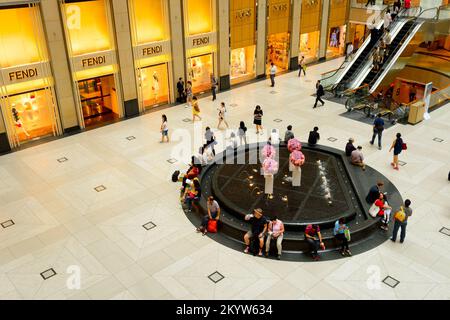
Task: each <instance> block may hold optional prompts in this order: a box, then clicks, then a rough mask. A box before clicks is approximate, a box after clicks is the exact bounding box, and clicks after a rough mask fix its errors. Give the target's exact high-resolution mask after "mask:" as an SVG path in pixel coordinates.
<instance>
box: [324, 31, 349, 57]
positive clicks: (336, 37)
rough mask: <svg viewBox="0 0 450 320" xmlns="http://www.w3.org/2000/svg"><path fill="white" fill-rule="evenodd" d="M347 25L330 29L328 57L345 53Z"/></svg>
mask: <svg viewBox="0 0 450 320" xmlns="http://www.w3.org/2000/svg"><path fill="white" fill-rule="evenodd" d="M346 30H347V26H345V25H344V26H339V27H333V28H331V29H330V31H329V33H328V34H329V38H328V45H327V58H334V57H339V56H342V55H344V54H345V37H346V33H345V32H346Z"/></svg>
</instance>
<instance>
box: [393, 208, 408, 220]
mask: <svg viewBox="0 0 450 320" xmlns="http://www.w3.org/2000/svg"><path fill="white" fill-rule="evenodd" d="M394 219H395V220H397V221H399V222H405V220H406V213H405V210H404V209H403V207H400V210H399V211H397V212H396V213H395V215H394Z"/></svg>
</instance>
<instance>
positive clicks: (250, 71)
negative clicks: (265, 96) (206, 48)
mask: <svg viewBox="0 0 450 320" xmlns="http://www.w3.org/2000/svg"><path fill="white" fill-rule="evenodd" d="M255 53H256V46H249V47H245V48H239V49H234V50H231V63H230V70H231V77H230V78H231V84H237V83H240V82H243V81H248V80H250V79H253V78H255V76H256V65H255V60H256V56H255Z"/></svg>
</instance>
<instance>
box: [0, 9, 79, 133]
mask: <svg viewBox="0 0 450 320" xmlns="http://www.w3.org/2000/svg"><path fill="white" fill-rule="evenodd" d="M2 2H7V1H2ZM41 14H42V20H43V25H44V29H45V32H46V34H47V39H48V43H47V46H48V52H49V55H50V62H51V65H52V69H53V78H54V81H55V91H56V95H57V105H58V108H59V112H60V115H61V122H62V126H63V128H64V129H67V128H72V127H75V126H78V124H79V122H78V117H77V111H76V104H75V99H74V96H73V90H72V77H71V74H70V71H69V70H70V69H69V63H68V56H67V51H66V45H65V42H64V30H63V25H62V23H61V15H60V7H59V3H58V1H55V0H42V1H41Z"/></svg>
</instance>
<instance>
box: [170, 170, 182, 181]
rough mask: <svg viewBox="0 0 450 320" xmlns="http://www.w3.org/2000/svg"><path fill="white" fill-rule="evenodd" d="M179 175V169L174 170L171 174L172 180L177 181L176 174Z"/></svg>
mask: <svg viewBox="0 0 450 320" xmlns="http://www.w3.org/2000/svg"><path fill="white" fill-rule="evenodd" d="M179 175H180V170H177V171H175V172H174V173H173V174H172V182H178V176H179Z"/></svg>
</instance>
